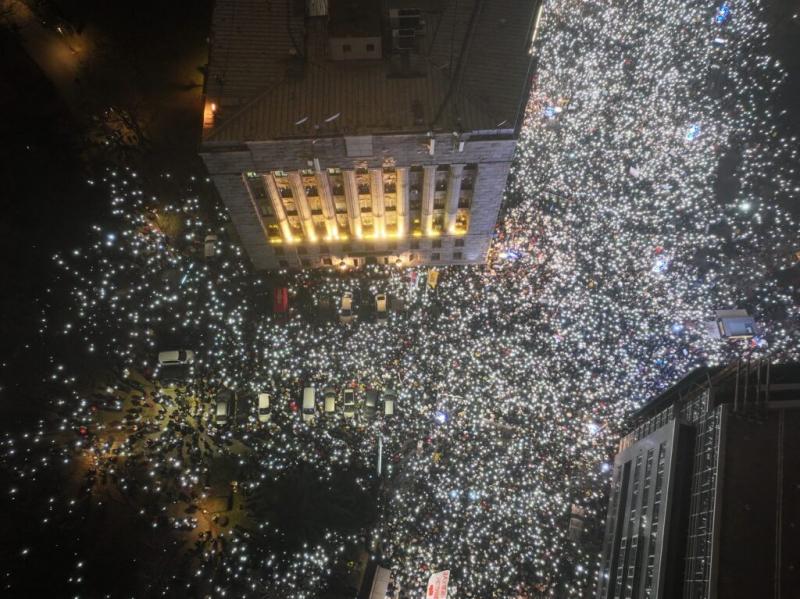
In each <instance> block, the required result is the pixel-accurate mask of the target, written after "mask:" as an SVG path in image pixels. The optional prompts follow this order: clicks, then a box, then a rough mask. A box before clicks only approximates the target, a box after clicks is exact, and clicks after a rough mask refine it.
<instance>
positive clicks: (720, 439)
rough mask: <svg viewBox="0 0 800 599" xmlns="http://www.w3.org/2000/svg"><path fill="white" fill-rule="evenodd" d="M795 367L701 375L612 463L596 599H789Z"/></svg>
mask: <svg viewBox="0 0 800 599" xmlns="http://www.w3.org/2000/svg"><path fill="white" fill-rule="evenodd" d="M798 425H800V367H798V366H797V365H781V366H770V365H768V364H763V363H760V362H758V363H754V364H749V363H747V364H745V363H740V364H736V365H734V366H732V367H729V368H725V369H721V370H720V369H716V370H707V369H702V370H700V371H698V372H695V373H693V374H692V375H690V376H689V377H687V378H686V379H684V380H683V381H681V382H680V383H679V384H678V385H676V386H675V387H673V388H672V389H671V390H670V391H668V392H667V393H665V394H664V395H662V396H661V397H659V398H658V399H656V400H655V401H654V402H652V403H651V404H650V405H648V406H645V408H643V409H642V410H641V411H640V412H639V414H637V415H636V416H635V428H634V429H633V430H632V431H631V433H630V434H628V435H627V436H626V437H625V438H623V439H622V441H621V442H620V451H619V453H618V455H617V457H616V458H615V461H614V471H613V477H612V485H611V490H610V495H609V509H608V516H607V519H606V531H605V540H604V544H603V551H602V557H601V566H600V572H599V578H598V587H597V597H598V599H611V598H615V599H616V598H619V599H636V598H653V599H662V598H676V599H677V598H683V599H715V598H725V599H738V598H742V599H745V598H750V597H775V598H778V599H780V598H781V597H787V598H788V597H795V596H797V595H796V593H797V588H798V584H800V569H799V568H798V567H797V564H798V562H797V559H798V558H800V541H798V538H797V535H796V534H794V532H793V531H794V529H795V527H796V526H797V524H798V523H800V506H799V505H798V503H797V502H798V500H800V468H798V466H800V457H797V456H798V451H799V450H800V439H798V436H797V435H794V434H787V432H786V431H787V430H792V429H795V428H796V427H797V426H798Z"/></svg>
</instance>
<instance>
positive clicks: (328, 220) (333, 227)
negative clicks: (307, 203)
mask: <svg viewBox="0 0 800 599" xmlns="http://www.w3.org/2000/svg"><path fill="white" fill-rule="evenodd" d="M317 189H319V197H320V200H321V203H322V214H323V215H324V216H325V230H326V231H327V233H328V237H329V238H330V239H339V225H337V224H336V207H335V206H334V204H333V193H331V181H330V179H328V173H326V172H325V171H323V170H320V171H317Z"/></svg>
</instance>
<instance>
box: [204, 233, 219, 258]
mask: <svg viewBox="0 0 800 599" xmlns="http://www.w3.org/2000/svg"><path fill="white" fill-rule="evenodd" d="M216 243H217V236H216V235H206V239H205V241H204V243H203V255H204V256H205V257H206V258H212V257H213V256H214V255H215V254H216V253H217V248H216Z"/></svg>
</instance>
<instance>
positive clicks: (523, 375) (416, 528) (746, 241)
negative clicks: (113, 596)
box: [5, 0, 798, 598]
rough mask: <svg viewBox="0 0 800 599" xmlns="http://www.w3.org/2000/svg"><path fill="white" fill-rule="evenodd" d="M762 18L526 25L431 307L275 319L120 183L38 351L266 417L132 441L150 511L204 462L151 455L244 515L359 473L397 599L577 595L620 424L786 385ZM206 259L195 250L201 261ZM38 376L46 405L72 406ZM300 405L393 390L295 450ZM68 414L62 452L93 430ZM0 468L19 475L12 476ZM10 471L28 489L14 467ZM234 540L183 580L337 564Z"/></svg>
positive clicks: (203, 211) (778, 170)
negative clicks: (488, 150) (748, 368)
mask: <svg viewBox="0 0 800 599" xmlns="http://www.w3.org/2000/svg"><path fill="white" fill-rule="evenodd" d="M760 10H761V9H760V6H759V3H758V2H756V1H755V0H730V1H727V0H726V1H725V2H716V3H714V2H708V1H692V2H688V3H687V2H684V1H681V2H678V1H677V0H666V1H659V2H656V1H654V0H648V1H646V2H623V3H622V4H620V3H616V4H608V3H601V2H591V1H585V0H580V1H579V0H548V1H547V2H545V6H544V10H543V16H542V21H541V23H540V26H539V29H538V33H539V37H538V40H537V42H536V44H535V52H536V59H537V63H538V71H537V75H536V79H535V81H534V85H533V92H532V98H531V102H530V106H529V110H528V114H527V118H526V123H525V127H524V128H523V132H522V139H521V142H520V147H519V151H518V156H517V161H516V166H515V170H514V173H513V176H512V183H511V185H510V187H509V190H508V193H507V202H506V207H505V209H504V214H503V216H502V218H501V221H500V222H499V224H498V230H497V235H496V237H495V240H494V242H493V244H492V247H491V250H490V255H489V261H488V263H487V265H485V266H480V267H447V268H442V269H441V273H440V277H439V281H440V282H439V285H438V286H437V287H436V289H435V290H434V289H430V288H428V286H427V284H426V278H427V269H426V268H417V269H396V268H391V267H368V268H367V271H366V272H362V273H347V274H342V273H336V272H328V271H315V272H301V273H294V274H291V273H283V275H282V276H285V278H286V281H287V283H286V284H287V286H288V287H289V294H290V298H291V303H292V305H293V308H292V310H291V311H290V312H289V313H288V314H286V315H273V314H271V313H270V310H269V293H268V292H265V289H267V288H266V287H264V286H263V285H262V283H261V282H260V281H259V278H258V277H257V276H254V275H252V274H251V273H250V271H249V267H248V265H247V261H246V259H245V257H244V255H243V253H242V250H241V249H240V248H239V247H238V246H237V245H236V244H235V243H234V242H233V241H232V240H231V238H230V236H229V235H228V228H227V227H228V225H227V217H226V215H225V213H224V210H223V209H222V208H221V207H219V206H217V207H215V209H214V210H208V202H207V201H200V200H198V199H197V198H196V197H194V196H193V195H190V199H185V200H180V201H178V200H175V201H174V202H173V203H172V204H171V205H169V204H164V203H163V202H160V201H159V200H157V199H156V198H153V197H151V196H150V195H149V194H147V193H146V192H145V186H144V185H142V184H141V183H140V182H139V181H138V180H137V178H136V175H135V174H134V173H132V172H130V171H123V170H121V171H120V172H114V173H109V175H108V177H107V178H106V179H105V180H104V181H102V182H98V184H107V185H108V186H109V189H110V190H111V194H112V207H113V211H114V214H115V217H116V219H117V223H118V224H117V225H116V226H114V227H111V228H107V229H106V228H102V227H99V226H98V227H95V233H96V243H95V244H94V245H93V246H92V247H88V248H85V249H82V250H76V251H74V252H72V253H70V254H66V253H65V254H64V255H59V256H57V257H56V258H55V259H56V262H57V264H58V265H59V266H60V267H61V276H62V277H66V278H67V279H68V280H69V281H70V285H71V286H72V289H73V291H72V295H73V297H72V300H73V301H74V305H75V310H74V311H73V318H71V319H69V320H68V321H67V322H64V323H61V324H59V325H58V327H59V329H60V330H59V332H62V333H64V334H65V335H68V336H71V337H72V338H74V339H80V340H81V342H82V344H83V346H84V349H85V351H86V352H87V354H101V355H103V356H107V357H108V358H109V359H110V361H111V362H112V363H113V364H114V365H115V366H116V367H118V368H119V369H120V370H121V371H125V372H127V373H132V372H141V373H145V374H148V375H151V374H153V373H154V368H155V358H156V354H157V352H158V351H159V350H163V349H175V348H177V347H183V348H186V349H192V350H194V351H195V352H197V356H198V362H197V364H196V365H195V377H196V382H195V384H194V386H193V388H192V392H193V393H194V394H195V395H196V396H197V397H198V398H200V399H201V400H202V402H212V401H213V399H214V398H215V396H216V393H217V392H218V391H219V390H220V389H222V388H224V387H227V388H230V389H236V390H237V391H239V392H241V393H243V394H244V393H248V392H249V393H258V392H269V393H270V395H271V397H272V404H271V405H272V419H271V422H270V423H269V424H268V425H264V426H262V425H256V424H253V423H252V422H250V423H246V424H244V425H241V426H239V427H227V428H220V427H216V426H215V425H214V423H213V419H210V418H209V419H202V418H200V417H196V412H195V413H194V414H192V412H191V410H187V411H185V412H181V415H180V416H175V418H176V419H181V418H185V419H184V421H182V422H179V424H176V425H175V426H174V427H170V428H169V429H168V430H167V431H166V432H163V433H161V434H160V436H159V438H158V440H157V441H155V444H156V446H157V447H161V448H162V449H163V451H161V453H159V454H153V455H154V456H155V455H157V456H159V457H158V458H156V457H154V458H153V460H155V459H160V460H162V462H163V463H155V464H153V463H152V461H151V463H150V466H149V467H150V468H152V469H153V470H151V474H150V478H151V479H152V480H151V483H150V484H151V486H152V488H153V492H154V493H155V494H156V495H158V493H159V492H161V490H162V489H164V490H166V489H169V488H172V487H177V488H181V489H184V490H186V489H190V488H192V487H196V486H198V485H199V484H200V482H199V481H200V479H201V478H202V476H203V472H205V471H206V470H207V466H208V463H207V462H206V461H204V460H205V459H206V458H205V456H204V457H202V459H199V461H197V462H196V463H195V462H192V464H191V465H187V464H182V463H180V462H179V456H178V454H177V453H171V452H172V451H174V448H175V447H176V446H177V445H181V444H183V443H184V441H188V440H189V439H192V438H194V439H195V442H196V439H197V438H198V437H197V434H199V433H198V431H202V434H203V435H206V436H207V437H208V438H209V439H212V440H215V441H216V442H219V443H220V444H223V442H224V441H225V440H226V439H227V440H229V441H230V440H236V441H237V442H243V443H244V444H245V446H246V448H247V450H246V451H245V452H243V453H242V455H244V456H245V457H242V458H241V459H242V460H243V462H242V463H243V464H246V469H245V472H244V473H243V475H242V480H240V481H239V482H240V484H241V485H242V487H243V488H245V489H248V490H249V491H251V492H252V493H254V494H255V493H257V492H258V489H259V488H260V487H264V486H268V485H269V484H270V482H271V481H274V480H276V479H277V478H278V477H280V475H281V473H283V472H285V471H287V470H289V469H291V468H294V467H297V466H298V465H301V464H302V465H305V466H307V467H311V468H312V469H313V471H314V472H315V476H317V477H318V478H319V479H320V480H332V479H333V478H334V477H335V475H336V472H341V471H347V470H348V469H357V470H358V471H363V472H371V473H372V474H370V475H366V476H364V477H361V478H359V479H358V481H357V484H358V485H360V486H361V487H362V488H363V490H364V492H374V493H375V497H374V501H375V503H376V505H377V520H376V522H375V523H374V525H373V526H372V527H371V528H370V529H369V530H366V531H363V540H364V542H365V543H366V545H367V546H368V547H369V548H370V550H371V551H372V553H373V555H374V556H375V558H376V559H379V560H380V561H381V563H383V564H385V565H387V566H388V567H390V568H391V569H392V571H393V572H394V576H395V579H396V581H397V583H398V585H399V586H400V587H401V588H404V589H406V590H408V591H410V592H411V595H410V596H421V593H422V592H423V591H422V589H423V588H424V585H425V583H426V581H427V577H428V575H429V574H430V573H431V572H432V571H437V570H441V569H449V570H451V577H450V580H451V584H452V585H454V586H457V587H458V593H459V594H458V596H459V597H474V598H485V597H510V596H512V595H514V594H516V593H522V592H527V593H528V594H532V593H534V592H540V593H542V594H548V593H555V591H556V589H557V588H558V589H559V592H561V593H564V594H566V595H569V594H574V595H575V596H578V595H580V594H581V593H583V592H585V590H586V589H587V588H591V586H592V584H593V574H594V573H595V572H596V568H597V564H596V562H597V555H595V554H590V553H589V552H588V551H587V550H586V549H585V548H584V547H583V546H582V545H581V543H580V542H575V541H573V540H570V539H568V537H567V528H568V521H569V513H570V510H571V509H572V507H573V506H576V507H578V508H580V509H581V510H582V511H583V513H585V515H586V518H587V522H589V523H593V525H596V524H597V522H598V521H599V520H600V519H601V518H602V517H603V516H604V509H605V508H604V506H603V497H604V491H605V487H606V486H607V483H608V477H609V475H608V470H609V468H608V460H609V459H610V457H611V451H612V448H613V444H614V442H615V440H616V438H617V437H618V434H619V432H620V430H621V429H622V423H623V419H624V417H625V416H626V414H628V413H629V411H630V409H631V408H632V407H636V406H638V405H640V404H641V403H642V402H645V401H647V400H648V399H649V398H652V397H653V396H654V395H655V394H657V393H658V392H660V391H662V390H664V389H665V388H666V387H668V386H669V385H670V384H671V383H672V382H674V381H675V380H676V379H677V378H679V377H680V376H682V375H684V374H686V373H687V372H688V371H690V370H691V369H693V368H695V367H697V366H700V365H708V364H720V363H724V362H726V361H728V360H730V359H733V358H736V357H740V356H742V355H744V354H748V355H767V354H769V355H771V356H773V357H774V359H782V360H785V359H796V358H797V350H798V344H797V329H796V327H797V318H798V313H797V307H796V302H795V289H794V288H793V287H791V286H790V285H789V284H788V283H787V282H786V281H788V280H789V279H788V277H787V273H791V272H792V271H791V270H790V269H792V268H793V264H794V260H795V259H794V256H793V253H794V252H795V251H796V250H797V249H798V248H796V247H795V244H796V243H797V239H798V226H797V223H796V222H795V221H794V220H793V216H792V215H791V212H790V210H789V208H791V202H793V201H794V199H795V197H796V195H797V193H796V192H797V188H796V187H795V185H796V183H795V180H796V176H795V175H796V174H795V172H794V170H793V168H794V166H793V165H794V164H796V162H797V154H796V140H795V139H794V138H792V139H789V138H785V137H783V136H782V135H781V133H780V129H779V128H778V127H779V121H778V119H777V115H774V114H772V113H771V112H770V105H769V103H768V101H767V100H768V97H769V95H770V93H772V92H773V91H774V90H775V89H776V88H777V86H779V85H780V83H781V80H782V77H783V75H782V71H781V69H780V67H779V65H777V64H776V63H775V61H772V60H770V58H769V57H768V56H767V55H766V54H765V50H764V48H765V40H766V38H767V32H766V29H765V26H764V23H763V20H762V16H761V14H760ZM209 185H210V184H209V183H208V182H207V181H206V182H203V181H196V182H192V183H191V189H192V192H191V193H195V194H198V195H199V196H200V197H204V196H207V195H208V194H207V190H208V186H209ZM209 233H214V234H216V235H218V237H219V239H220V241H219V242H218V244H217V247H216V250H217V252H216V256H214V257H213V258H211V259H205V258H204V257H203V240H204V239H205V236H206V235H207V234H209ZM794 268H796V267H794ZM345 291H352V292H354V294H355V295H356V297H360V298H362V299H361V301H362V304H369V303H371V302H373V301H374V300H373V298H374V295H375V294H376V293H380V292H384V293H388V294H389V296H390V298H391V299H392V302H393V305H394V306H395V308H396V310H395V311H394V312H393V313H392V314H391V317H390V319H389V322H388V324H386V325H382V324H380V323H376V322H373V321H372V320H371V319H370V318H368V317H367V318H362V319H360V320H357V321H356V323H354V324H353V325H349V326H344V325H341V324H340V323H339V322H338V320H337V318H336V317H335V308H336V306H337V302H338V301H339V298H341V296H342V293H343V292H345ZM734 307H741V308H745V309H747V310H749V311H750V313H751V314H753V315H754V316H755V317H756V319H757V322H758V323H759V326H760V328H761V330H760V334H759V335H758V336H757V337H756V338H754V339H752V340H750V341H748V342H729V341H725V340H719V339H714V338H711V337H710V336H708V334H707V332H706V329H705V324H704V323H705V322H706V321H707V320H709V319H710V318H711V317H713V314H714V310H716V309H720V308H734ZM365 313H366V311H365ZM48 324H49V326H50V327H52V326H55V325H53V324H52V323H48ZM63 361H65V360H59V357H58V356H56V357H55V359H54V361H53V373H52V378H53V380H57V381H61V382H63V383H64V384H65V385H67V386H68V388H72V387H70V386H74V384H75V377H74V376H73V375H72V374H70V372H69V369H68V368H64V367H63V366H60V365H61V364H62V363H63ZM155 374H156V376H157V370H155ZM309 384H313V385H315V386H316V387H317V388H318V389H322V388H323V387H325V386H327V385H332V386H333V387H335V388H336V389H337V391H340V390H341V389H342V388H344V387H345V386H352V387H354V388H356V389H357V390H359V392H363V391H364V390H366V389H381V390H385V389H390V388H391V389H395V390H396V391H397V392H398V395H399V401H398V407H397V414H396V415H394V416H393V417H382V416H381V417H378V418H377V419H376V420H374V421H367V420H365V418H364V415H363V414H361V415H360V416H359V418H358V420H359V422H358V423H354V422H347V421H345V419H344V418H343V417H342V415H341V413H339V414H337V415H336V416H335V417H325V416H324V415H322V414H319V415H318V416H317V421H316V423H315V424H314V425H313V426H308V425H306V424H303V423H302V422H301V420H300V417H299V413H298V412H297V409H298V404H299V402H300V393H301V390H302V387H303V385H309ZM70 393H71V396H70V399H69V400H68V401H73V400H75V401H77V400H80V399H81V397H82V396H81V391H79V390H78V389H77V388H74V389H72V391H71V392H70ZM360 397H361V398H362V399H363V395H362V396H360ZM164 401H168V400H166V399H164ZM78 405H79V407H78V408H77V410H76V411H75V412H73V413H70V414H69V415H67V416H65V419H64V421H63V422H62V423H61V424H60V426H61V427H62V429H64V430H71V429H73V428H74V427H76V426H78V425H80V426H86V427H88V428H91V427H92V415H91V413H89V412H88V411H87V408H86V402H85V401H84V402H83V403H81V404H78ZM339 410H341V407H340V408H339ZM190 417H191V422H190V421H189V418H190ZM251 420H252V419H251ZM42 426H44V425H42ZM379 439H380V443H381V445H382V448H383V449H382V451H383V457H384V470H383V473H382V475H381V476H380V481H381V484H380V486H379V487H375V486H374V485H372V483H374V482H375V480H376V478H378V475H377V474H375V468H376V462H377V455H378V447H377V446H378V441H379ZM7 446H8V447H9V448H12V449H13V450H14V451H16V449H15V446H14V444H13V442H10V441H9V442H8V445H7ZM126 447H127V448H128V451H130V452H131V453H136V452H142V451H144V450H142V449H140V446H139V445H136V442H135V441H130V442H128V443H127V446H126ZM150 449H152V447H150ZM80 451H84V448H83V447H78V448H77V449H76V450H75V452H80ZM93 451H95V452H97V453H102V448H96V447H95V448H93ZM69 453H70V452H66V453H63V454H62V455H60V456H59V459H61V458H62V457H63V459H69V458H68V457H65V456H67V455H68V454H69ZM170 456H171V457H170ZM5 459H6V461H7V463H9V464H16V463H15V460H16V459H17V458H16V457H14V455H13V453H11V452H10V451H9V450H7V451H6V455H5ZM164 460H166V461H164ZM169 460H173V461H175V462H176V463H174V464H173V467H168V466H170V464H172V462H169ZM14 467H15V468H16V471H17V472H18V473H19V475H20V477H21V478H24V477H25V476H26V473H28V474H27V476H28V477H29V469H30V466H29V465H28V464H23V463H20V464H16V465H15V466H14ZM125 484H126V483H125V480H122V482H121V483H120V486H121V488H122V489H123V491H124V490H125ZM376 489H377V490H376ZM298 517H300V518H302V517H303V515H301V514H298ZM181 523H183V521H182V522H181ZM189 525H190V526H191V523H190V524H189ZM264 526H268V523H266V522H262V523H261V524H260V527H262V528H263V527H264ZM247 534H252V535H253V538H248V537H247V536H242V534H241V533H235V534H234V536H233V543H229V547H230V546H233V547H234V548H236V547H240V548H241V549H237V550H236V551H233V550H230V549H229V550H228V551H226V552H225V553H224V554H223V556H222V558H220V559H222V560H223V562H222V563H223V565H222V566H220V565H219V563H217V565H216V566H215V567H214V568H213V569H212V568H210V567H209V568H208V570H207V571H206V570H204V569H203V568H204V567H205V566H201V567H200V569H199V570H198V571H197V574H196V576H197V577H200V578H204V579H205V580H206V582H207V584H208V588H210V589H214V590H215V592H216V593H219V594H221V593H222V591H223V590H225V589H230V590H231V591H236V592H239V593H246V592H247V591H248V590H251V591H253V592H254V593H262V594H263V593H265V592H267V589H271V592H273V593H277V594H276V595H275V596H279V595H280V596H284V597H297V598H306V597H308V598H310V597H314V596H317V594H318V593H320V592H321V591H320V589H322V588H324V585H325V584H326V576H327V575H329V574H330V571H331V568H332V567H333V564H334V562H335V561H336V560H337V559H339V557H340V556H341V555H342V554H343V553H344V552H345V544H347V543H353V542H355V541H354V539H356V538H357V537H358V535H353V534H351V533H348V534H342V533H340V532H338V531H336V530H333V529H332V530H330V531H328V532H327V533H326V535H325V537H324V541H323V542H321V543H320V545H319V546H317V547H315V548H313V549H311V548H309V549H308V550H306V551H303V552H300V553H294V554H277V553H271V550H270V548H269V547H264V546H263V545H260V544H259V543H258V542H256V541H255V540H254V539H257V538H258V533H257V530H256V531H252V532H251V533H247ZM245 555H247V557H246V559H242V556H245ZM337 556H339V557H337ZM268 596H272V595H268Z"/></svg>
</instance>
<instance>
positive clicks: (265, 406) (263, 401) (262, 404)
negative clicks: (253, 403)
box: [257, 393, 270, 422]
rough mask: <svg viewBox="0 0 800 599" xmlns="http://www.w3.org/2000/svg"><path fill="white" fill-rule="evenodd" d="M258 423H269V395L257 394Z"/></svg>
mask: <svg viewBox="0 0 800 599" xmlns="http://www.w3.org/2000/svg"><path fill="white" fill-rule="evenodd" d="M257 415H258V421H259V422H269V416H270V414H269V393H259V394H258V412H257Z"/></svg>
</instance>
